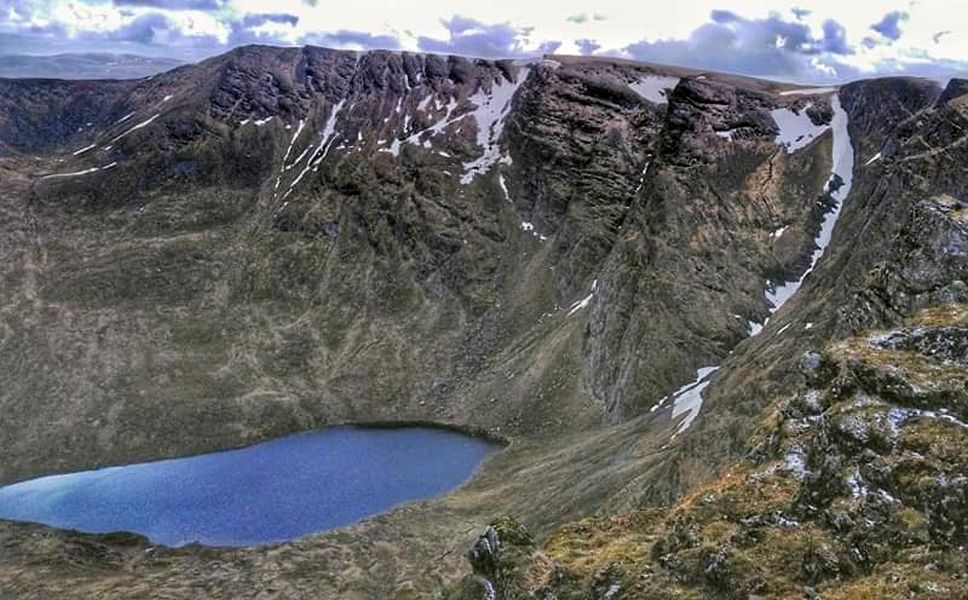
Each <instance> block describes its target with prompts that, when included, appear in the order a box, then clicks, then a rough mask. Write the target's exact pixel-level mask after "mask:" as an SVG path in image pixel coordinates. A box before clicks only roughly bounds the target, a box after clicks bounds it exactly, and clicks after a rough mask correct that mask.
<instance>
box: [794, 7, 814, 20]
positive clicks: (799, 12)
mask: <svg viewBox="0 0 968 600" xmlns="http://www.w3.org/2000/svg"><path fill="white" fill-rule="evenodd" d="M790 12H792V13H793V16H794V17H796V18H797V20H798V21H802V20H803V19H804V18H806V17H809V16H810V15H811V14H813V11H812V10H807V9H806V8H796V7H794V8H791V9H790Z"/></svg>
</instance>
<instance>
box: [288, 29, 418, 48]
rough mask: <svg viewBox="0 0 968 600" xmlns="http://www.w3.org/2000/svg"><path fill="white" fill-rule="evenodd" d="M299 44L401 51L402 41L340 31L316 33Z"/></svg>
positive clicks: (358, 32)
mask: <svg viewBox="0 0 968 600" xmlns="http://www.w3.org/2000/svg"><path fill="white" fill-rule="evenodd" d="M299 44H300V45H304V44H309V45H312V46H325V47H327V48H347V47H359V48H362V49H364V50H399V49H400V40H399V39H397V38H396V37H395V36H392V35H388V34H386V35H373V34H371V33H366V32H365V31H349V30H346V29H340V30H339V31H333V32H329V33H325V32H314V33H311V34H309V35H305V36H303V37H301V38H300V39H299Z"/></svg>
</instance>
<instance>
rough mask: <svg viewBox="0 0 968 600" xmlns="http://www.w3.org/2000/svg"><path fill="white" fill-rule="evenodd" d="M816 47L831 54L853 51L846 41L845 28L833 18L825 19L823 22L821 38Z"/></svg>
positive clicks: (851, 52) (850, 52)
mask: <svg viewBox="0 0 968 600" xmlns="http://www.w3.org/2000/svg"><path fill="white" fill-rule="evenodd" d="M818 47H819V49H820V50H821V51H823V52H830V53H831V54H853V53H854V50H853V49H852V48H851V47H850V44H848V43H847V30H846V29H844V26H843V25H841V24H840V23H838V22H837V21H834V20H833V19H827V20H826V21H824V22H823V39H822V40H820V43H819V44H818Z"/></svg>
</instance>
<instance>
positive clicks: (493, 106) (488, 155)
mask: <svg viewBox="0 0 968 600" xmlns="http://www.w3.org/2000/svg"><path fill="white" fill-rule="evenodd" d="M529 73H530V69H528V68H523V69H521V70H520V71H519V72H518V76H517V80H516V81H502V82H500V83H499V82H498V81H494V82H493V85H492V86H491V91H490V93H486V92H485V91H484V90H483V89H481V90H479V91H478V92H477V93H476V94H474V95H473V96H471V98H470V100H471V101H472V102H473V103H474V104H475V105H476V106H477V109H475V110H474V112H472V113H470V115H471V116H472V117H473V118H474V120H475V121H476V123H477V145H478V146H481V147H482V148H483V149H484V152H483V154H481V156H480V157H478V158H476V159H474V160H472V161H470V162H468V163H464V175H463V176H462V177H461V178H460V182H461V183H462V184H463V185H467V184H468V183H470V182H471V181H473V180H474V177H475V176H477V175H479V174H480V173H484V172H486V171H487V170H488V169H490V168H491V167H492V166H493V165H494V163H496V162H498V160H500V159H501V149H500V147H499V146H498V142H499V141H500V138H501V133H502V132H503V131H504V120H505V118H506V117H507V115H508V113H509V112H510V111H511V101H512V100H513V99H514V94H515V92H517V91H518V88H519V87H520V86H521V84H522V83H524V81H525V80H526V79H527V78H528V74H529Z"/></svg>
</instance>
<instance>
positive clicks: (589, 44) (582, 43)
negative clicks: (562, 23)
mask: <svg viewBox="0 0 968 600" xmlns="http://www.w3.org/2000/svg"><path fill="white" fill-rule="evenodd" d="M575 45H576V46H578V52H579V54H582V55H585V56H587V55H589V54H595V51H596V50H601V48H602V45H601V44H599V43H598V42H596V41H595V40H589V39H580V40H575Z"/></svg>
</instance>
